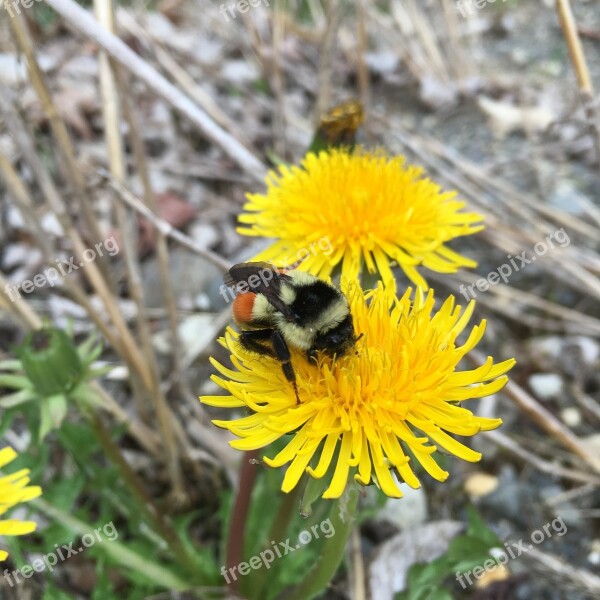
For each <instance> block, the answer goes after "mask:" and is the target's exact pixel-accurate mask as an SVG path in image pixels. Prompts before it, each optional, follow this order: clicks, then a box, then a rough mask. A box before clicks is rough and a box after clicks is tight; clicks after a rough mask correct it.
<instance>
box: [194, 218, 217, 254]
mask: <svg viewBox="0 0 600 600" xmlns="http://www.w3.org/2000/svg"><path fill="white" fill-rule="evenodd" d="M189 236H190V237H191V238H192V239H193V240H194V241H195V242H196V244H197V245H198V246H200V247H201V248H202V249H203V250H208V249H209V248H213V247H214V246H215V245H216V244H217V242H218V241H219V233H218V232H217V230H216V229H215V227H213V226H212V225H209V224H208V223H202V222H200V221H196V222H195V223H193V224H192V225H190V227H189Z"/></svg>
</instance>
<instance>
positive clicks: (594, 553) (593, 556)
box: [587, 538, 600, 566]
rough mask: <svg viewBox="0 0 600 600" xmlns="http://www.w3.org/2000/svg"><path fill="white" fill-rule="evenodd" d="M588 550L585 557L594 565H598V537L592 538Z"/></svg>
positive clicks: (599, 557) (599, 550)
mask: <svg viewBox="0 0 600 600" xmlns="http://www.w3.org/2000/svg"><path fill="white" fill-rule="evenodd" d="M590 550H591V552H590V553H589V554H588V557H587V559H588V562H589V563H590V564H592V565H594V566H600V538H597V539H595V540H592V543H591V544H590Z"/></svg>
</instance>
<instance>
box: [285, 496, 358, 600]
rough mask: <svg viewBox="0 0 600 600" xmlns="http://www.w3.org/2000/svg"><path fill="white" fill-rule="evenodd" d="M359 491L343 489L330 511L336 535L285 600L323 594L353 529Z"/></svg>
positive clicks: (304, 599)
mask: <svg viewBox="0 0 600 600" xmlns="http://www.w3.org/2000/svg"><path fill="white" fill-rule="evenodd" d="M359 495H360V492H359V490H358V487H357V486H356V485H350V486H348V487H347V488H346V490H345V491H344V493H343V495H342V496H341V498H340V499H339V500H336V501H335V503H334V504H333V506H332V508H331V513H330V514H331V516H330V519H331V524H332V530H333V531H334V532H335V535H332V536H331V537H330V538H328V539H325V540H324V544H323V551H322V553H321V556H320V557H319V560H318V561H317V562H316V563H315V564H314V566H313V568H312V569H311V570H310V571H309V572H308V574H307V575H306V577H305V579H304V581H303V582H302V583H301V584H300V585H298V586H297V587H296V589H294V590H293V591H292V593H291V594H290V595H289V596H288V600H309V599H310V598H314V597H315V596H316V595H317V594H318V593H319V592H321V591H323V590H324V589H325V588H326V587H327V585H328V584H329V582H330V581H331V580H332V579H333V577H334V575H335V573H336V571H337V569H338V567H339V565H340V563H341V562H342V559H343V557H344V551H345V549H346V544H347V543H348V539H349V538H350V535H351V533H352V529H353V528H354V515H355V513H356V507H357V505H358V498H359Z"/></svg>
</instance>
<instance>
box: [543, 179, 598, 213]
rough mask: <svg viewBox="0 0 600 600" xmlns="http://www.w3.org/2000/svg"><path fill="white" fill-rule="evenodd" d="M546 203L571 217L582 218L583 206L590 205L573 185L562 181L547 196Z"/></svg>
mask: <svg viewBox="0 0 600 600" xmlns="http://www.w3.org/2000/svg"><path fill="white" fill-rule="evenodd" d="M548 203H549V204H550V205H551V206H554V207H555V208H559V209H560V210H564V211H565V212H568V213H570V214H572V215H580V216H583V215H584V206H586V205H588V204H591V203H592V200H591V199H590V198H588V197H587V196H586V195H585V194H582V193H581V192H580V191H579V190H578V189H577V187H576V186H575V184H573V183H571V182H570V181H565V180H562V181H559V182H558V183H557V185H556V187H555V188H554V189H553V190H552V192H551V193H550V194H549V195H548Z"/></svg>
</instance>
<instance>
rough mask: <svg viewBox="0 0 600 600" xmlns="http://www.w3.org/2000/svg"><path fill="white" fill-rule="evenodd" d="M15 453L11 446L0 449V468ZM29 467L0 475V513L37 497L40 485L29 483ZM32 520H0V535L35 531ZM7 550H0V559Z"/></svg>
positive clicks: (15, 455)
mask: <svg viewBox="0 0 600 600" xmlns="http://www.w3.org/2000/svg"><path fill="white" fill-rule="evenodd" d="M16 457H17V453H16V452H15V451H14V450H13V449H12V448H2V450H0V468H2V467H4V466H5V465H7V464H8V463H10V462H12V461H13V460H14V459H15V458H16ZM29 481H30V480H29V469H21V470H19V471H16V472H15V473H11V474H10V475H4V476H2V477H0V515H3V514H4V513H5V512H6V511H7V510H10V509H11V508H13V507H14V506H16V505H17V504H19V503H21V502H27V501H28V500H32V499H33V498H37V497H38V496H39V495H40V494H41V493H42V490H41V488H40V487H38V486H36V485H34V486H30V485H29ZM35 528H36V524H35V523H34V522H33V521H19V520H16V519H5V520H0V535H25V534H27V533H31V532H32V531H35ZM7 556H8V552H6V551H5V550H0V561H3V560H6V557H7Z"/></svg>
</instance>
